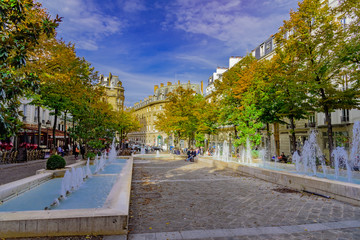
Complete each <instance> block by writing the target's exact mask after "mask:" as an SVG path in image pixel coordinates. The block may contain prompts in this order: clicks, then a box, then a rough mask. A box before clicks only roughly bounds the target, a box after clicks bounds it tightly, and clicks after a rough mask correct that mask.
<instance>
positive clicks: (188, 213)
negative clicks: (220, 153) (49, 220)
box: [104, 159, 360, 240]
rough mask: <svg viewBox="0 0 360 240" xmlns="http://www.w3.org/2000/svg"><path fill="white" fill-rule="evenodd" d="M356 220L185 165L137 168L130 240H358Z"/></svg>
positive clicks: (314, 200) (358, 216)
mask: <svg viewBox="0 0 360 240" xmlns="http://www.w3.org/2000/svg"><path fill="white" fill-rule="evenodd" d="M359 220H360V208H359V207H356V206H352V205H349V204H346V203H342V202H339V201H335V200H331V199H325V198H321V197H318V196H314V195H309V194H305V193H300V192H295V191H291V190H290V189H284V188H283V187H281V186H279V185H276V184H272V183H268V182H265V181H262V180H259V179H256V178H252V177H247V176H242V175H240V174H238V173H236V172H234V171H231V170H221V171H220V170H216V169H212V168H209V167H206V166H205V165H201V164H200V163H189V162H185V161H183V160H165V159H158V160H149V159H146V160H145V159H144V160H135V161H134V174H133V183H132V193H131V205H130V222H129V230H130V234H129V239H131V240H137V239H360V221H359ZM104 239H108V240H110V239H111V240H112V239H117V238H116V237H115V236H113V237H104Z"/></svg>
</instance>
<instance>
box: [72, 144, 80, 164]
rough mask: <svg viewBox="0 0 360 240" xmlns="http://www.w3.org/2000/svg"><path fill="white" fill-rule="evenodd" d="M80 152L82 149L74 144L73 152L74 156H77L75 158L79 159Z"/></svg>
mask: <svg viewBox="0 0 360 240" xmlns="http://www.w3.org/2000/svg"><path fill="white" fill-rule="evenodd" d="M79 152H80V150H79V148H78V146H77V144H74V146H73V154H74V156H75V160H77V159H78V156H79Z"/></svg>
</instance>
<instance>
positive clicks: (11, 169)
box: [0, 155, 76, 185]
mask: <svg viewBox="0 0 360 240" xmlns="http://www.w3.org/2000/svg"><path fill="white" fill-rule="evenodd" d="M64 158H65V161H66V165H70V164H73V163H75V162H76V160H75V157H74V156H73V155H69V156H65V157H64ZM44 168H46V159H41V160H34V161H30V162H25V163H13V164H2V165H0V185H2V184H5V183H9V182H13V181H16V180H20V179H23V178H26V177H30V176H32V175H35V174H36V171H37V170H39V169H44Z"/></svg>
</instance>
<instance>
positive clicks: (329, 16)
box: [276, 0, 358, 153]
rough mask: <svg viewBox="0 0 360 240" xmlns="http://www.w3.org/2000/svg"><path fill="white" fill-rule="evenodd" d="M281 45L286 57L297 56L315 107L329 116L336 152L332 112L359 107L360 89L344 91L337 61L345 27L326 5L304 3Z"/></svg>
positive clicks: (283, 30)
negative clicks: (292, 54)
mask: <svg viewBox="0 0 360 240" xmlns="http://www.w3.org/2000/svg"><path fill="white" fill-rule="evenodd" d="M276 40H277V44H278V46H279V47H281V48H283V51H284V52H286V53H290V52H293V53H294V54H296V55H295V57H294V59H295V60H296V61H298V62H299V67H300V68H299V70H298V74H297V77H298V78H299V79H302V80H301V81H303V82H305V81H306V82H307V84H308V86H309V89H310V92H309V93H310V94H311V96H312V100H313V107H314V108H315V109H316V110H317V111H320V112H323V113H324V114H325V119H326V124H327V128H328V130H327V133H328V139H329V151H330V153H331V152H332V150H333V148H334V147H333V130H332V124H331V112H333V111H334V110H336V109H341V108H343V109H349V108H354V107H357V106H358V100H357V98H356V94H357V92H358V86H357V85H352V86H348V88H346V87H345V88H343V83H344V80H343V77H342V76H343V75H342V69H343V67H344V65H341V64H338V63H337V62H336V61H334V59H335V58H336V53H337V52H338V48H340V47H341V46H343V45H344V44H345V42H346V35H344V31H343V27H342V26H341V24H340V22H339V21H338V19H337V17H336V13H335V12H334V11H333V9H331V8H330V7H329V6H328V4H327V2H326V1H322V0H304V1H303V2H300V3H299V8H298V9H297V11H291V12H290V19H289V20H288V21H284V25H283V26H282V27H281V28H280V32H279V33H278V34H277V38H276Z"/></svg>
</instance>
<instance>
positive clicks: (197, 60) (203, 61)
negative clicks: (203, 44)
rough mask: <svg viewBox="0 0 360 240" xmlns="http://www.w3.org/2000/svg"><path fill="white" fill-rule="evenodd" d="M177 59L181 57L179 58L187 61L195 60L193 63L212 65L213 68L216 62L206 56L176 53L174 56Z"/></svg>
mask: <svg viewBox="0 0 360 240" xmlns="http://www.w3.org/2000/svg"><path fill="white" fill-rule="evenodd" d="M176 58H177V59H181V60H186V61H189V62H195V63H201V64H202V65H205V66H208V67H213V68H215V67H216V66H217V64H216V63H215V62H214V61H210V60H208V59H206V58H202V57H199V56H191V55H185V54H182V55H177V56H176Z"/></svg>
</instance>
